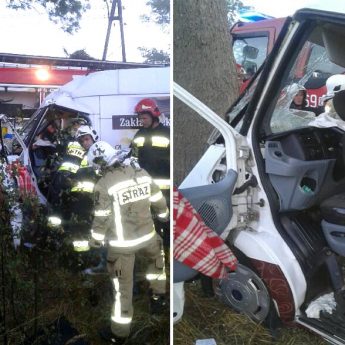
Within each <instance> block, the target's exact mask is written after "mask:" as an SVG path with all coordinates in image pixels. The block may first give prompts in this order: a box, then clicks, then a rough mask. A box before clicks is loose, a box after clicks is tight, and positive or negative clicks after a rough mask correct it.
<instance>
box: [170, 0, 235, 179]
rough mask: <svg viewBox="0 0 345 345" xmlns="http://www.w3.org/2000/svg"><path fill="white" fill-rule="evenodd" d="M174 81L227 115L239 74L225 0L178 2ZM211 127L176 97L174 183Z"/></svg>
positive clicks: (197, 154)
mask: <svg viewBox="0 0 345 345" xmlns="http://www.w3.org/2000/svg"><path fill="white" fill-rule="evenodd" d="M173 18H174V26H173V27H174V50H173V52H174V72H173V73H174V74H173V76H174V81H175V82H177V83H178V84H180V85H181V86H182V87H183V88H185V89H186V90H187V91H189V92H190V93H192V94H193V95H194V96H195V97H197V98H198V99H200V100H201V101H202V102H203V103H205V104H206V105H207V106H208V107H210V108H211V109H212V110H213V111H214V112H216V113H217V114H219V115H220V116H222V117H224V114H225V112H226V110H227V109H228V108H229V106H230V105H231V103H232V102H233V101H234V100H235V99H236V97H237V96H238V92H239V84H238V80H237V75H236V68H235V64H234V58H233V53H232V49H231V38H230V33H229V27H228V22H227V10H226V5H225V0H217V1H208V0H188V1H184V0H174V17H173ZM211 130H212V126H210V125H208V124H207V123H206V121H205V120H203V119H202V118H201V117H200V116H198V115H197V114H196V113H195V112H194V111H193V110H190V109H189V108H188V107H187V106H185V105H184V104H183V103H182V102H180V101H179V100H178V99H177V98H176V97H175V98H174V184H175V185H179V184H180V183H181V182H182V180H183V179H184V178H185V176H186V175H187V174H188V173H189V171H190V170H191V168H192V167H193V166H194V165H195V163H196V162H197V161H198V160H199V158H200V157H201V155H202V153H203V151H204V150H205V148H206V140H207V138H208V136H209V134H210V133H211Z"/></svg>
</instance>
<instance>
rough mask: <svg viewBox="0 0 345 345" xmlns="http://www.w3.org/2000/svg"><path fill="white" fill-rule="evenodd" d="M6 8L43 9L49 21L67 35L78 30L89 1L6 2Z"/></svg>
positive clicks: (40, 0) (33, 0)
mask: <svg viewBox="0 0 345 345" xmlns="http://www.w3.org/2000/svg"><path fill="white" fill-rule="evenodd" d="M6 2H7V7H9V8H12V9H15V10H28V9H32V8H39V7H43V8H44V9H45V11H46V12H47V14H48V16H49V19H50V20H51V21H52V22H53V23H55V24H59V25H60V27H61V28H62V29H63V30H64V31H65V32H68V33H69V34H72V33H74V32H76V31H78V30H79V29H80V26H79V22H80V19H81V17H82V15H83V13H84V12H85V11H86V10H88V9H89V8H90V5H89V0H6Z"/></svg>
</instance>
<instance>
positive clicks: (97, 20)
mask: <svg viewBox="0 0 345 345" xmlns="http://www.w3.org/2000/svg"><path fill="white" fill-rule="evenodd" d="M146 2H147V0H135V1H134V0H122V6H123V7H124V9H123V12H122V16H123V21H124V36H125V48H126V58H127V61H128V62H143V60H144V59H143V58H142V56H141V54H140V52H139V51H138V49H137V48H138V47H140V46H143V47H147V48H153V47H155V48H157V49H158V50H160V49H162V50H165V51H167V50H168V49H169V43H170V36H169V33H166V32H163V30H162V27H161V26H160V25H157V24H154V23H144V22H143V21H142V20H141V19H140V16H141V15H142V14H150V7H147V6H146V5H145V4H146ZM90 4H91V9H90V10H88V11H87V12H86V13H84V15H83V19H82V21H81V23H80V26H81V29H80V30H79V32H78V33H77V34H73V35H70V34H67V33H64V32H63V31H62V29H60V28H59V26H58V25H56V24H54V23H52V22H50V21H49V19H48V15H47V14H46V13H45V11H44V9H42V8H39V7H38V8H37V9H36V10H34V9H33V10H28V11H23V10H18V11H16V10H10V9H7V8H6V6H5V1H0V30H1V31H0V32H1V44H0V53H13V54H28V55H43V56H54V57H66V55H65V53H64V48H65V49H66V50H67V52H68V53H73V52H74V51H76V50H79V49H85V51H86V52H87V53H88V54H89V55H91V56H92V57H94V58H96V59H101V58H102V55H103V50H104V42H105V36H106V30H107V25H108V19H107V11H106V7H105V5H104V2H103V0H90ZM107 60H111V61H122V53H121V40H120V28H119V22H118V21H115V26H113V27H112V30H111V38H110V41H109V46H108V54H107Z"/></svg>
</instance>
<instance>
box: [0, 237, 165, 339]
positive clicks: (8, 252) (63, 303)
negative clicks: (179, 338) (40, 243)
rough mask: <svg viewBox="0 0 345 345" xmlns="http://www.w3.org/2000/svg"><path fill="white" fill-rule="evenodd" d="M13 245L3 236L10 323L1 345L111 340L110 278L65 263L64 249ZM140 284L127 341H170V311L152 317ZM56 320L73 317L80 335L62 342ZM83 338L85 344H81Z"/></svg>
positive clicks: (5, 307) (0, 334) (2, 294)
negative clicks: (104, 336) (105, 336)
mask: <svg viewBox="0 0 345 345" xmlns="http://www.w3.org/2000/svg"><path fill="white" fill-rule="evenodd" d="M7 244H8V243H4V238H2V246H1V249H2V254H5V255H2V262H1V264H2V268H3V269H4V270H3V272H2V273H3V274H2V275H1V283H2V284H1V286H2V290H1V291H0V298H1V304H0V305H1V307H0V311H1V314H0V317H1V316H3V315H4V317H5V323H3V324H4V326H3V327H2V328H1V329H0V339H1V340H0V343H1V344H4V345H5V344H7V345H35V344H37V345H46V344H47V345H48V344H50V345H62V344H68V345H71V344H78V345H84V344H85V345H86V344H89V345H103V344H106V342H103V341H102V340H101V338H100V337H99V335H98V330H99V329H100V328H102V327H104V326H105V325H108V324H109V321H110V311H111V306H112V292H111V289H112V288H111V283H110V280H109V278H108V276H107V275H106V274H103V275H98V276H93V277H90V276H85V275H83V274H81V273H80V272H78V271H77V270H75V267H74V266H71V267H69V265H68V262H67V264H66V262H64V264H62V262H61V252H59V251H53V250H52V249H47V248H46V247H44V248H42V249H28V248H25V247H21V248H19V249H18V250H17V251H14V250H13V248H11V246H10V245H7ZM64 259H65V257H64ZM72 262H73V260H72V261H71V263H72ZM140 288H141V289H140V291H139V293H138V295H136V296H135V300H134V309H135V310H134V313H135V314H134V320H133V327H132V334H131V336H130V337H129V339H128V340H127V341H126V343H125V344H127V345H134V344H135V345H137V344H146V345H158V344H159V345H165V344H169V340H168V339H169V315H168V313H166V314H165V315H164V316H162V317H160V318H159V319H158V318H154V317H152V316H151V315H150V313H149V296H148V286H147V285H146V284H145V283H142V284H141V285H140ZM4 311H5V314H3V312H4ZM56 320H60V324H63V323H64V321H65V320H68V321H69V323H70V324H71V326H72V327H73V328H74V329H75V330H77V331H78V333H79V334H78V335H77V334H76V335H75V336H74V338H73V340H70V341H68V342H66V341H58V340H57V338H56V332H54V331H52V325H53V324H54V322H55V323H56ZM0 324H1V323H0ZM5 330H6V332H4V331H5ZM44 334H45V335H44ZM54 334H55V335H54ZM72 334H73V333H72ZM24 339H25V340H24ZM43 339H44V340H43ZM78 340H79V341H85V342H81V343H80V342H79V343H77V341H78ZM2 341H3V342H2Z"/></svg>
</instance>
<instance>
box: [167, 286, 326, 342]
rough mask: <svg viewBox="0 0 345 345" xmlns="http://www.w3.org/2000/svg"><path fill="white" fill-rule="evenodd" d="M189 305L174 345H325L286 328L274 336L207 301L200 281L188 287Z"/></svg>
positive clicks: (302, 331)
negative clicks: (200, 344) (204, 343)
mask: <svg viewBox="0 0 345 345" xmlns="http://www.w3.org/2000/svg"><path fill="white" fill-rule="evenodd" d="M185 285H186V287H185V290H186V302H185V310H184V314H183V317H182V319H181V320H180V321H179V322H178V323H176V324H175V325H174V345H191V344H195V341H196V340H197V339H210V338H213V339H214V340H215V341H216V343H217V345H232V344H236V345H249V344H251V345H270V344H272V345H273V344H274V345H308V344H313V345H325V344H326V342H325V341H324V340H322V339H321V338H320V337H318V336H317V335H314V334H312V333H310V332H309V331H307V330H305V329H302V328H298V327H294V328H289V327H282V328H279V329H278V330H277V331H276V332H274V336H272V334H271V333H270V331H269V330H268V329H266V328H264V327H263V326H262V325H259V324H257V323H255V322H254V321H252V320H250V319H249V318H247V317H246V316H244V315H241V314H238V313H236V312H234V311H232V310H230V309H229V308H228V307H226V306H225V305H224V304H222V303H220V302H219V301H218V300H217V299H216V298H215V297H204V294H203V292H202V289H201V286H200V281H195V282H191V283H186V284H185Z"/></svg>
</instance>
